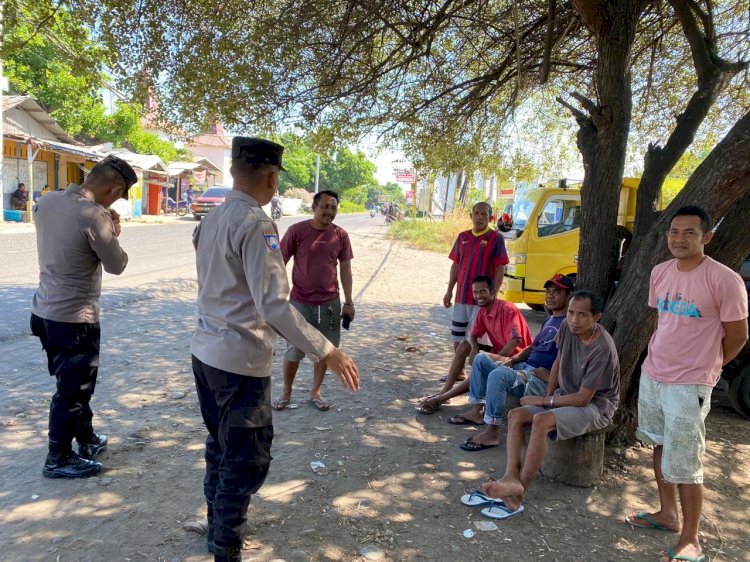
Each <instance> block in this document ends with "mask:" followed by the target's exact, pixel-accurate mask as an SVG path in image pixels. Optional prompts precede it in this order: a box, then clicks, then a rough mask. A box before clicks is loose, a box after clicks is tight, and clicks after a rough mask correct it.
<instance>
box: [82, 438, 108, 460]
mask: <svg viewBox="0 0 750 562" xmlns="http://www.w3.org/2000/svg"><path fill="white" fill-rule="evenodd" d="M106 450H107V436H106V435H97V434H96V433H94V434H93V436H92V437H91V440H90V441H88V442H86V443H81V442H80V441H79V442H78V454H79V455H81V456H82V457H83V458H84V459H89V460H94V458H96V456H97V455H98V454H99V453H103V452H104V451H106Z"/></svg>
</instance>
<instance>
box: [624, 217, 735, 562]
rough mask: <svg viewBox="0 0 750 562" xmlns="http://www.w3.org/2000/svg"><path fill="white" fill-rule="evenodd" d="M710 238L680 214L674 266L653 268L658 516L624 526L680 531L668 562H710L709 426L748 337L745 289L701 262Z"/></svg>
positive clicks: (642, 407)
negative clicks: (706, 546) (720, 389)
mask: <svg viewBox="0 0 750 562" xmlns="http://www.w3.org/2000/svg"><path fill="white" fill-rule="evenodd" d="M711 237H712V232H711V218H710V217H709V215H708V213H707V212H706V211H705V210H703V209H701V208H700V207H695V206H689V207H682V208H680V209H679V210H678V211H677V212H676V213H675V215H674V216H673V217H672V221H671V223H670V227H669V231H668V232H667V244H668V246H669V251H670V252H671V253H672V255H673V256H674V259H672V260H669V261H666V262H664V263H661V264H659V265H657V266H656V267H654V269H653V270H652V271H651V281H650V285H649V297H648V304H649V306H651V307H653V308H655V309H656V310H657V311H658V314H659V318H658V324H657V327H656V331H655V332H654V334H653V336H652V337H651V341H650V343H649V345H648V356H647V357H646V360H645V361H644V362H643V367H642V368H641V381H640V387H639V395H638V432H637V437H638V439H640V440H641V441H644V442H646V443H651V444H653V445H654V473H655V476H656V485H657V487H658V490H659V501H660V503H661V509H660V510H659V511H657V512H655V513H647V512H645V511H644V512H640V513H632V514H630V515H629V516H628V517H626V518H625V521H626V522H627V523H629V524H630V525H633V526H635V527H644V528H649V529H658V530H663V531H674V532H680V530H681V533H680V538H679V540H678V542H677V545H676V546H675V547H673V548H670V549H669V551H668V552H667V553H666V554H664V555H662V561H666V562H672V561H673V560H694V561H697V562H700V561H702V560H705V558H706V557H705V555H704V554H703V553H702V549H701V546H700V542H699V539H698V523H699V520H700V514H701V508H702V506H703V463H702V457H703V452H704V450H705V423H704V422H705V418H706V415H708V411H709V410H710V409H711V391H712V389H713V386H714V385H715V384H716V381H718V379H719V375H720V373H721V368H722V366H723V365H725V364H727V363H728V362H729V361H731V360H732V359H734V357H735V356H736V355H737V354H738V353H739V352H740V350H741V349H742V347H743V346H744V344H745V342H746V341H747V336H748V325H747V292H746V290H745V286H744V283H743V282H742V278H741V277H740V276H739V275H737V273H735V272H734V271H732V270H731V269H729V268H728V267H726V266H724V265H722V264H720V263H718V262H716V261H714V260H712V259H711V258H709V257H707V256H706V255H704V253H703V249H704V246H705V245H706V244H708V243H709V242H710V240H711ZM678 494H679V498H680V504H681V505H682V527H680V515H679V512H678V509H677V496H678Z"/></svg>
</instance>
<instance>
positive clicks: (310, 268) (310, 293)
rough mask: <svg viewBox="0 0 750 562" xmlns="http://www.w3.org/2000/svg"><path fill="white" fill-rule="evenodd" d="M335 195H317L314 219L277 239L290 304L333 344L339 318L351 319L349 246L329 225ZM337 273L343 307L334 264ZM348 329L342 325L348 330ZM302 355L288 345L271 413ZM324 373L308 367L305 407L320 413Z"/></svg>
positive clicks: (286, 393) (288, 394)
mask: <svg viewBox="0 0 750 562" xmlns="http://www.w3.org/2000/svg"><path fill="white" fill-rule="evenodd" d="M338 204H339V196H338V194H336V193H335V192H333V191H321V192H319V193H316V194H315V197H314V198H313V205H312V210H313V218H312V219H311V220H308V221H304V222H300V223H297V224H294V225H292V226H290V227H289V229H288V230H287V231H286V234H285V235H284V238H282V239H281V254H282V256H283V257H284V263H288V262H289V260H290V259H291V258H292V257H294V267H293V269H292V292H291V295H290V299H289V300H290V302H291V304H292V306H294V307H295V308H296V309H297V310H298V311H299V312H300V313H302V315H303V316H304V317H305V320H307V321H308V322H309V323H310V324H312V325H313V326H314V327H315V328H317V329H318V330H319V331H320V332H321V333H322V334H323V335H324V336H325V337H326V338H328V340H329V341H330V342H331V343H333V345H335V346H338V345H339V340H340V339H341V320H342V316H343V317H345V319H346V318H348V321H349V322H350V321H352V320H353V319H354V303H353V302H352V266H351V259H352V258H353V257H354V256H353V254H352V246H351V243H350V242H349V235H348V234H347V233H346V231H345V230H344V229H343V228H341V227H340V226H337V225H335V224H333V219H335V218H336V212H337V211H338ZM337 264H338V266H339V272H340V274H341V288H342V289H343V291H344V303H343V306H342V304H341V299H340V297H339V283H338V277H337V275H336V265H337ZM347 325H348V324H345V326H347ZM303 357H304V353H302V352H301V351H300V350H298V349H297V348H295V347H294V346H292V345H291V344H288V345H287V351H286V354H285V355H284V390H283V391H282V393H281V395H280V396H279V397H278V398H276V399H275V400H273V401H272V402H271V406H272V407H273V409H274V410H283V409H284V408H286V406H288V405H289V404H290V402H291V399H292V386H293V384H294V378H295V376H296V375H297V369H298V368H299V363H300V361H302V358H303ZM325 374H326V365H325V363H323V362H322V361H319V362H317V363H315V365H314V367H313V384H312V388H311V389H310V402H311V404H312V405H313V406H315V407H316V408H317V409H318V410H320V411H325V410H328V409H330V408H331V406H332V404H331V403H330V402H328V401H327V400H324V399H323V397H322V396H321V394H320V387H321V386H322V385H323V379H324V378H325Z"/></svg>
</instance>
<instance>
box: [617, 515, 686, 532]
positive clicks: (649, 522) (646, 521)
mask: <svg viewBox="0 0 750 562" xmlns="http://www.w3.org/2000/svg"><path fill="white" fill-rule="evenodd" d="M639 520H640V521H642V523H639V522H638V521H639ZM625 523H627V524H628V525H632V526H633V527H638V528H639V529H654V530H655V531H666V532H668V533H677V532H679V531H678V530H677V529H671V528H670V527H665V526H664V525H662V524H661V523H659V522H657V521H655V520H654V519H653V518H652V517H651V516H650V515H649V514H648V513H646V512H645V511H641V512H640V513H631V514H630V515H628V516H627V517H626V518H625Z"/></svg>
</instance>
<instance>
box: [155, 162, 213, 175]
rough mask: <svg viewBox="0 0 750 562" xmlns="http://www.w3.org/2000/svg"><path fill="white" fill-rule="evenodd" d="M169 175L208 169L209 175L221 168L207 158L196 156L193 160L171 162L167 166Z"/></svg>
mask: <svg viewBox="0 0 750 562" xmlns="http://www.w3.org/2000/svg"><path fill="white" fill-rule="evenodd" d="M167 170H168V171H169V175H170V176H178V175H180V174H181V173H183V172H202V171H203V170H206V171H208V173H209V174H211V175H216V174H220V173H221V168H219V167H218V166H217V165H216V164H214V163H213V162H211V160H209V159H208V158H196V159H195V160H194V161H193V162H172V163H171V164H170V165H169V166H167Z"/></svg>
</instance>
